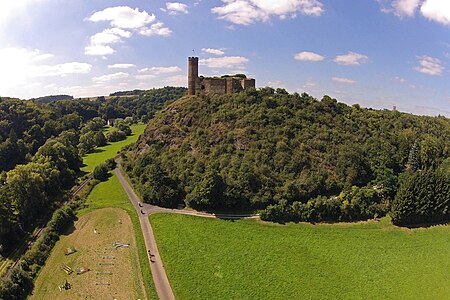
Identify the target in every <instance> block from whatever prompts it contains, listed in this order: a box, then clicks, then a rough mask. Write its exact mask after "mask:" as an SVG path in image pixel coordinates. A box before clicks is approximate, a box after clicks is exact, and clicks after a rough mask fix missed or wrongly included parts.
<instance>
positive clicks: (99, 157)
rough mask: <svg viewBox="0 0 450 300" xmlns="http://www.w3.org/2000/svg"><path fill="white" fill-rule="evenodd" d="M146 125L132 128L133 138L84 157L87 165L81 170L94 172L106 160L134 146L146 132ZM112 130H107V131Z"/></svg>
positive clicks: (99, 149) (132, 126) (101, 148)
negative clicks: (130, 145)
mask: <svg viewBox="0 0 450 300" xmlns="http://www.w3.org/2000/svg"><path fill="white" fill-rule="evenodd" d="M145 126H146V125H145V124H141V123H140V124H134V125H131V126H130V128H131V130H132V131H133V134H132V135H131V136H128V137H127V138H126V139H125V140H123V141H119V142H114V143H111V144H109V145H106V146H104V147H98V148H97V149H96V150H95V152H94V153H90V154H87V155H86V156H84V157H83V163H84V164H85V165H86V166H84V167H83V168H81V170H82V171H84V172H92V171H93V170H94V168H95V166H97V165H99V164H101V163H102V162H104V161H105V160H107V159H109V158H112V157H114V156H115V155H116V154H117V152H118V151H120V149H122V147H124V146H127V145H129V144H132V143H134V142H136V141H137V139H138V137H139V136H140V135H141V134H142V133H143V132H144V129H145ZM108 130H110V129H107V131H108Z"/></svg>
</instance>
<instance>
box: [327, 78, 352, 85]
mask: <svg viewBox="0 0 450 300" xmlns="http://www.w3.org/2000/svg"><path fill="white" fill-rule="evenodd" d="M331 80H333V81H336V82H339V83H349V84H352V83H356V81H354V80H352V79H349V78H344V77H332V78H331Z"/></svg>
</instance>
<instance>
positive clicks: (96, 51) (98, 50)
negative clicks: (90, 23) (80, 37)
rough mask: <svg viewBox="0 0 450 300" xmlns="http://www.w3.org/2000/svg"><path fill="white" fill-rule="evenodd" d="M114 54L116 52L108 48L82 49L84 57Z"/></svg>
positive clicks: (91, 47) (92, 47) (88, 47)
mask: <svg viewBox="0 0 450 300" xmlns="http://www.w3.org/2000/svg"><path fill="white" fill-rule="evenodd" d="M114 52H116V50H114V49H113V48H111V47H110V46H102V45H95V46H86V47H85V48H84V54H86V55H98V56H104V55H109V54H113V53H114Z"/></svg>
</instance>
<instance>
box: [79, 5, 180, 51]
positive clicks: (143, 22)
mask: <svg viewBox="0 0 450 300" xmlns="http://www.w3.org/2000/svg"><path fill="white" fill-rule="evenodd" d="M88 20H89V21H92V22H101V21H109V22H110V25H111V26H112V28H107V29H105V30H103V31H102V32H99V33H96V34H95V35H93V36H92V37H91V38H90V43H89V45H88V46H86V48H85V51H84V52H85V54H86V55H98V56H105V55H110V54H113V53H114V52H115V50H114V49H113V48H112V47H111V46H109V45H111V44H115V43H119V42H122V41H123V39H124V38H130V37H131V36H132V31H134V32H137V33H139V34H141V35H144V36H152V35H159V36H169V35H170V34H171V33H172V31H171V30H170V29H169V28H167V27H165V26H164V23H162V22H156V16H155V15H154V14H149V13H147V12H146V11H145V10H144V11H139V9H137V8H136V9H132V8H131V7H128V6H116V7H109V8H106V9H104V10H102V11H98V12H95V13H94V14H92V15H91V16H90V17H89V18H88ZM124 29H129V30H131V31H127V30H124Z"/></svg>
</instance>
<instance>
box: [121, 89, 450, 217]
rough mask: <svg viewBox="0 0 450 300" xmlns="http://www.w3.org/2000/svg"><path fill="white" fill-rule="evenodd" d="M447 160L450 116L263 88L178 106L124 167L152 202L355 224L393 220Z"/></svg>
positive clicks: (157, 121)
mask: <svg viewBox="0 0 450 300" xmlns="http://www.w3.org/2000/svg"><path fill="white" fill-rule="evenodd" d="M449 155H450V120H449V119H447V118H445V117H441V116H438V117H426V116H415V115H411V114H406V113H401V112H398V111H389V110H373V109H364V108H361V107H360V106H359V105H353V106H348V105H346V104H344V103H340V102H338V101H337V100H335V99H332V98H330V97H328V96H324V97H323V98H322V99H321V100H320V101H318V100H316V99H314V98H313V97H311V96H309V95H307V94H302V95H299V94H297V93H294V94H288V93H287V92H286V91H285V90H283V89H277V90H274V89H272V88H263V89H260V90H255V89H251V90H248V91H245V92H242V93H237V94H233V95H223V96H194V97H184V98H182V99H180V100H177V101H175V102H174V103H172V104H171V105H169V106H168V107H166V108H165V109H164V110H163V111H162V112H160V113H158V114H157V115H156V116H155V118H154V119H153V120H151V121H150V123H149V125H148V127H147V129H146V131H145V133H144V135H143V136H141V138H140V140H139V142H138V144H137V145H136V147H135V149H134V150H133V151H131V152H128V153H127V154H126V155H124V156H125V162H124V166H125V169H126V170H127V172H128V174H129V176H130V177H131V179H132V182H133V183H134V185H135V187H136V188H137V190H138V191H139V192H140V194H141V196H142V197H143V199H144V201H146V202H149V203H154V204H158V205H163V206H175V205H177V204H179V203H185V204H187V205H189V206H191V207H194V208H200V209H250V210H258V209H263V212H262V215H261V216H262V217H263V218H265V219H268V220H277V221H283V220H282V219H286V220H288V221H289V220H296V221H352V220H361V219H368V218H373V217H377V216H383V215H385V214H386V213H387V212H388V211H389V210H390V209H391V203H392V201H393V200H394V199H395V196H396V194H397V191H398V188H399V186H400V185H401V184H402V182H404V181H407V178H408V176H411V174H413V173H415V172H422V171H424V170H433V169H436V168H438V167H439V166H440V165H441V164H442V163H443V162H444V160H445V159H446V158H448V157H449ZM446 205H447V207H448V202H447V204H446ZM441 219H442V218H441ZM444 219H445V218H444Z"/></svg>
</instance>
